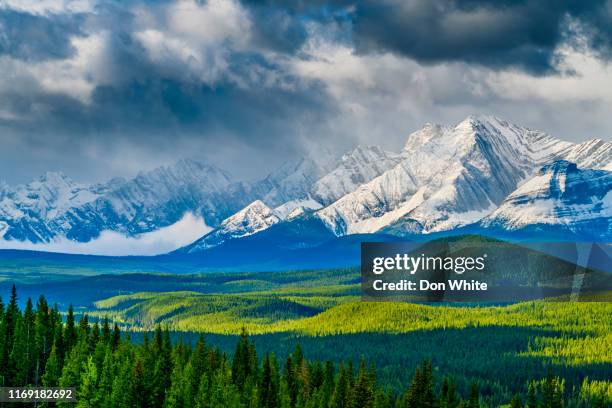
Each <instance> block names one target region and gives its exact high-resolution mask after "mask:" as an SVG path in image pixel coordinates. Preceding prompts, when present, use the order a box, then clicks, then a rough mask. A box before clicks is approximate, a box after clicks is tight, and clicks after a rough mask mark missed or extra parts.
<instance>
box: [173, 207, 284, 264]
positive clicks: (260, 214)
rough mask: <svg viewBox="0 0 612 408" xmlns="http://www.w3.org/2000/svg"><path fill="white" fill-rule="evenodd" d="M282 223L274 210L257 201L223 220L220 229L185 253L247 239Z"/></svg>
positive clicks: (187, 248) (197, 242)
mask: <svg viewBox="0 0 612 408" xmlns="http://www.w3.org/2000/svg"><path fill="white" fill-rule="evenodd" d="M280 221H281V219H280V218H279V217H278V215H276V213H275V212H274V210H272V209H271V208H270V207H268V206H267V205H265V204H264V203H263V202H262V201H261V200H256V201H254V202H252V203H251V204H249V205H248V206H246V207H245V208H243V209H242V210H240V211H238V212H237V213H236V214H234V215H232V216H231V217H228V218H226V219H225V220H223V222H222V223H221V225H219V227H218V228H216V229H214V230H213V231H211V232H210V233H208V234H206V235H204V236H203V237H202V238H200V239H199V240H197V241H195V242H194V243H193V244H191V245H189V246H188V247H186V248H185V252H187V253H190V252H197V251H201V250H203V249H207V248H211V247H214V246H217V245H220V244H222V243H223V242H225V241H227V240H230V239H234V238H241V237H246V236H248V235H252V234H255V233H257V232H259V231H263V230H264V229H267V228H268V227H270V226H272V225H274V224H277V223H278V222H280Z"/></svg>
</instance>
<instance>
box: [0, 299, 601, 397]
mask: <svg viewBox="0 0 612 408" xmlns="http://www.w3.org/2000/svg"><path fill="white" fill-rule="evenodd" d="M0 316H1V318H2V319H1V322H0V370H1V371H0V380H1V383H2V385H3V386H23V385H26V384H29V385H38V386H47V387H52V386H61V387H76V388H77V399H78V403H77V407H279V408H284V407H290V408H291V407H313V408H314V407H334V408H336V407H338V408H340V407H346V408H348V407H355V408H357V407H363V408H367V407H372V408H374V407H409V408H430V407H440V408H442V407H444V408H459V407H462V408H477V407H480V406H481V405H482V406H484V405H487V404H488V401H492V400H493V398H492V396H490V395H489V396H487V397H486V398H485V397H484V396H482V395H480V393H479V385H478V384H477V383H472V384H471V385H470V387H469V389H468V391H467V392H460V391H458V390H457V388H456V386H455V379H453V378H449V377H447V376H446V375H445V373H444V372H440V370H439V369H438V367H436V366H434V365H433V364H432V362H431V361H428V360H425V361H423V362H421V363H420V364H418V366H416V365H415V366H411V367H404V369H405V370H410V371H414V375H413V376H412V380H411V382H410V383H407V384H405V386H404V387H403V389H402V390H400V391H394V390H393V389H391V388H390V387H388V386H385V384H381V383H380V382H379V381H377V370H376V365H375V362H366V361H364V360H361V363H360V364H359V367H353V363H352V362H351V361H348V362H345V363H342V362H341V363H340V364H336V363H334V362H332V361H325V362H322V361H320V360H315V361H309V360H308V359H306V358H305V357H304V354H305V352H304V351H302V348H301V347H300V346H299V345H298V346H297V347H296V348H295V350H294V351H293V352H291V353H289V354H288V355H286V356H279V357H278V358H277V357H276V356H275V354H274V353H269V352H268V353H265V354H264V355H263V356H262V355H259V354H258V351H257V349H256V347H255V344H254V343H253V342H252V341H250V340H249V338H248V337H247V334H246V332H245V331H243V332H242V334H241V336H240V337H239V338H238V342H237V344H236V347H235V350H234V352H233V354H231V355H227V354H226V353H223V352H222V351H220V349H217V348H214V347H212V346H209V345H207V343H206V341H205V340H204V338H203V337H200V339H199V340H198V341H197V342H196V343H195V345H193V346H192V345H191V344H190V343H188V342H187V343H183V342H182V341H177V342H174V344H173V343H172V341H171V339H170V333H169V331H168V330H167V329H165V330H162V329H161V328H160V326H158V327H157V328H156V330H155V331H154V333H153V335H152V338H151V339H149V338H148V336H147V335H145V336H144V338H143V341H142V342H139V343H138V344H136V343H133V342H132V341H131V339H130V336H129V335H123V334H122V333H121V330H120V328H119V327H118V326H117V325H116V324H111V323H110V322H109V320H108V319H106V318H105V319H102V320H101V321H100V322H98V321H96V322H94V323H93V324H90V322H89V320H88V317H87V315H85V316H83V317H82V318H81V319H80V320H79V321H78V322H77V321H75V316H74V313H73V310H72V308H69V309H68V311H67V313H66V316H65V319H63V318H62V314H61V313H60V311H59V310H58V309H57V308H56V307H50V306H49V304H48V303H47V301H46V300H45V298H44V297H43V296H41V297H40V298H39V300H38V301H37V303H36V306H34V305H33V304H32V302H31V301H30V300H28V302H27V304H26V307H25V310H24V311H23V312H22V311H21V310H20V309H19V307H18V305H17V293H16V290H15V288H13V291H12V293H11V297H10V300H9V302H8V304H7V305H6V306H4V305H3V304H1V306H0ZM111 326H112V327H111ZM391 351H392V350H390V352H391ZM610 388H611V387H610V383H609V382H608V381H589V380H588V379H585V380H584V382H583V383H582V385H581V386H580V387H579V388H578V389H567V388H566V387H565V380H564V379H563V378H561V377H558V376H553V375H551V374H550V373H549V374H548V375H547V376H545V377H543V378H533V379H531V380H530V381H526V383H525V387H524V392H522V393H519V394H517V395H515V396H514V398H512V400H511V401H506V402H508V403H510V404H511V406H512V407H513V408H518V407H522V406H524V405H525V406H526V407H529V408H553V407H554V408H557V407H563V406H567V407H570V406H593V407H604V406H607V404H609V403H610V402H611V401H612V390H611V389H610ZM59 405H60V406H61V405H62V403H60V404H59ZM64 405H67V406H70V404H67V403H64Z"/></svg>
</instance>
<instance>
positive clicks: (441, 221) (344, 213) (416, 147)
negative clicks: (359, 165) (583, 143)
mask: <svg viewBox="0 0 612 408" xmlns="http://www.w3.org/2000/svg"><path fill="white" fill-rule="evenodd" d="M570 146H571V143H568V142H563V141H560V140H557V139H554V138H552V137H551V136H549V135H547V134H545V133H542V132H537V131H533V130H530V129H526V128H523V127H520V126H516V125H513V124H510V123H508V122H506V121H503V120H500V119H497V118H493V117H477V116H471V117H469V118H467V119H466V120H464V121H462V122H461V123H459V124H458V125H456V126H454V127H446V126H440V125H433V124H428V125H426V126H425V127H424V128H422V129H420V130H418V131H416V132H414V133H412V134H411V135H410V136H409V137H408V141H407V142H406V145H405V147H404V151H403V152H402V158H401V161H400V162H399V163H398V164H397V165H396V166H395V167H393V168H392V169H390V170H388V171H386V172H385V173H383V174H382V175H380V176H379V177H377V178H375V179H374V180H372V181H370V182H369V183H366V184H364V185H362V186H361V187H359V188H358V189H357V190H355V191H354V192H352V193H349V194H347V195H345V196H344V197H342V198H341V199H339V200H338V201H336V202H335V203H333V204H331V205H330V206H328V207H326V208H324V209H322V210H321V211H319V212H318V215H319V216H320V217H321V218H322V219H323V220H324V221H325V222H326V223H327V224H328V225H329V227H330V228H331V229H332V230H333V231H334V232H335V233H336V234H337V235H345V234H353V233H370V232H375V231H379V230H381V229H382V228H385V227H387V226H390V225H393V224H398V223H399V224H401V225H403V226H404V227H405V228H406V232H434V231H441V230H447V229H452V228H455V227H457V226H461V225H465V224H470V223H473V222H475V221H477V220H479V219H480V218H482V217H484V216H485V215H487V214H489V213H490V212H491V211H493V210H494V209H495V208H496V207H497V206H498V205H499V204H500V203H501V202H502V201H503V200H504V199H505V198H506V196H507V195H508V194H509V193H510V192H512V191H513V190H515V189H516V187H517V186H518V185H519V184H520V183H521V182H522V181H523V180H525V179H526V178H528V177H529V176H530V175H531V174H533V172H534V171H535V169H536V168H537V167H538V166H539V165H540V164H541V163H545V162H546V161H548V160H551V159H552V158H554V157H556V156H557V155H558V154H559V153H560V152H562V151H564V150H566V149H568V148H569V147H570ZM396 229H397V225H396Z"/></svg>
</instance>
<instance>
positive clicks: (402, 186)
mask: <svg viewBox="0 0 612 408" xmlns="http://www.w3.org/2000/svg"><path fill="white" fill-rule="evenodd" d="M553 163H555V164H554V166H557V167H559V169H557V167H550V166H553ZM558 163H569V164H567V165H561V164H558ZM571 163H574V164H571ZM576 165H577V167H576ZM547 166H548V167H547ZM572 166H573V167H572ZM562 168H563V169H565V170H563V169H562ZM555 169H557V170H555ZM587 169H591V170H587ZM597 169H599V170H601V171H604V170H612V143H610V142H604V141H602V140H600V139H594V140H591V141H587V142H584V143H580V144H574V143H570V142H565V141H561V140H559V139H555V138H553V137H552V136H550V135H548V134H546V133H543V132H539V131H535V130H531V129H527V128H525V127H521V126H517V125H514V124H511V123H509V122H507V121H504V120H502V119H499V118H495V117H490V116H470V117H468V118H467V119H465V120H464V121H462V122H460V123H459V124H457V125H455V126H443V125H436V124H427V125H425V126H424V127H423V128H422V129H420V130H418V131H416V132H413V133H412V134H410V135H409V137H408V139H407V141H406V144H405V146H404V148H403V149H402V150H401V151H400V152H398V153H392V152H386V151H384V150H383V149H381V148H379V147H376V146H358V147H356V148H355V149H353V150H352V151H350V152H348V153H346V154H344V155H343V156H341V157H340V158H339V159H338V160H336V161H329V160H328V159H325V160H320V159H317V160H313V159H312V158H302V159H300V160H297V161H293V162H287V163H285V164H284V165H282V166H281V167H280V168H278V169H277V170H275V171H273V172H271V173H270V174H269V175H268V176H266V177H264V178H263V179H261V180H255V181H251V182H246V181H239V182H237V181H234V180H233V179H232V178H231V177H230V175H229V174H227V173H226V172H225V171H223V170H221V169H219V168H217V167H215V166H212V165H209V164H205V163H200V162H197V161H194V160H182V161H180V162H178V163H176V164H175V165H173V166H166V167H160V168H157V169H154V170H152V171H147V172H142V173H140V174H139V175H138V176H136V177H135V178H133V179H131V180H124V179H113V180H111V181H109V182H107V183H102V184H95V185H84V184H79V183H76V182H74V181H72V180H70V179H69V178H68V177H66V176H64V175H62V174H61V173H46V174H45V175H44V176H42V177H41V178H40V179H38V180H35V181H33V182H31V183H29V184H25V185H21V186H16V187H10V186H7V185H6V184H0V238H4V239H8V240H26V241H31V242H49V241H50V240H53V239H55V238H57V237H66V238H68V239H71V240H74V241H78V242H87V241H90V240H92V239H94V238H96V237H98V236H99V235H100V234H101V232H103V231H106V230H108V231H114V232H119V233H121V234H124V235H126V236H138V235H139V234H142V233H145V232H151V231H157V230H159V229H160V228H163V227H167V226H170V225H173V224H174V223H176V222H177V221H179V220H180V219H182V217H183V216H185V214H186V213H193V214H194V215H196V216H197V217H201V218H202V219H203V220H204V221H205V222H206V224H207V225H208V226H210V227H213V228H214V229H213V230H212V231H211V232H209V233H208V234H206V235H205V236H203V237H201V238H200V239H199V240H197V241H196V242H195V243H193V244H191V245H190V246H188V247H185V248H184V249H183V250H182V251H178V252H198V251H201V250H204V249H210V248H211V247H214V246H218V245H220V244H226V243H227V242H228V241H233V240H237V239H240V238H245V237H249V242H251V241H253V240H254V239H256V238H255V237H257V236H258V235H260V234H263V233H264V231H266V230H268V229H269V230H270V231H271V232H269V233H268V232H266V234H265V236H266V237H267V238H266V239H270V238H271V237H272V236H273V235H274V234H276V232H274V231H282V239H279V240H278V241H279V242H280V241H282V242H283V243H284V242H285V241H291V238H290V237H291V234H292V233H296V234H308V231H305V228H306V229H308V228H310V227H312V228H313V230H316V233H315V234H314V235H313V236H316V237H324V238H325V239H328V238H327V237H328V235H327V234H328V233H329V232H330V231H331V233H333V235H335V236H344V235H349V234H364V233H375V232H390V233H393V234H396V235H397V234H399V235H402V234H411V233H431V232H441V231H447V230H452V229H455V228H458V227H462V226H467V225H476V223H478V225H479V226H481V227H482V228H506V229H508V230H511V229H512V228H523V225H527V224H530V223H531V222H533V223H538V224H547V225H551V224H554V222H553V221H554V220H556V221H558V223H559V224H563V223H565V224H567V223H575V224H576V225H578V224H580V225H582V227H577V228H578V229H580V228H582V229H583V230H584V228H586V226H588V225H592V222H593V221H592V220H598V221H597V222H598V224H597V226H598V228H599V227H601V225H602V224H601V223H602V222H603V221H601V219H605V214H607V213H606V211H608V208H609V207H606V206H607V205H608V202H609V194H608V195H606V194H607V191H609V190H610V185H609V184H607V182H601V184H600V185H599V187H592V186H587V184H588V183H587V181H589V182H590V181H592V180H587V179H592V178H597V179H599V178H601V177H603V176H601V177H600V175H601V174H603V173H598V172H597V171H596V170H597ZM538 171H539V172H538ZM589 172H590V173H589ZM549 173H550V174H554V177H552V176H550V180H548V183H549V184H550V183H553V184H554V183H556V184H555V185H564V186H565V187H563V188H562V190H563V191H566V190H567V191H568V192H571V191H575V194H573V195H571V194H569V193H564V195H561V196H559V197H557V196H555V194H556V193H555V191H556V190H554V188H548V187H546V182H547V181H546V180H547V179H546V177H549ZM555 179H558V181H555V182H553V180H555ZM604 179H606V178H605V177H604ZM606 180H607V179H606ZM564 183H565V184H564ZM567 183H569V184H567ZM585 183H586V184H585ZM566 184H567V185H566ZM537 186H539V187H537ZM536 187H537V188H536ZM560 188H561V187H560ZM593 189H594V190H593ZM597 189H599V190H597ZM592 190H593V191H595V190H597V191H595V192H593V191H592ZM581 191H583V192H582V193H581ZM603 192H606V194H603V195H602V193H603ZM587 193H588V194H591V193H592V194H591V195H590V196H589V197H591V198H590V201H588V202H582V201H580V200H581V198H580V196H581V195H585V194H587ZM547 195H548V198H546V196H547ZM585 197H586V195H585ZM522 200H523V201H522ZM525 200H526V201H525ZM555 200H556V201H555ZM559 200H560V201H559ZM557 201H558V202H557ZM543 203H546V205H549V206H550V205H553V204H551V203H554V205H553V207H550V208H553V209H550V208H548V209H549V212H548V213H546V212H537V211H538V210H537V208H541V207H542V206H544V204H543ZM534 206H535V207H537V208H535V207H534ZM542 208H543V207H542ZM529 211H532V212H529ZM514 213H516V214H514ZM530 214H532V215H533V214H535V215H534V216H533V217H531V218H530ZM481 220H482V222H480V221H481ZM585 220H590V221H588V222H586V221H585ZM589 223H590V224H589ZM285 225H286V227H284V226H285ZM607 225H608V224H606V228H608V227H607ZM583 227H584V228H583ZM321 228H327V229H328V230H329V231H328V233H322V231H321ZM279 233H280V232H279ZM298 241H299V238H298V237H295V242H298ZM286 244H287V246H291V245H292V243H291V242H286ZM311 244H312V242H310V241H309V244H308V245H311Z"/></svg>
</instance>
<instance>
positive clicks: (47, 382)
mask: <svg viewBox="0 0 612 408" xmlns="http://www.w3.org/2000/svg"><path fill="white" fill-rule="evenodd" d="M61 367H62V363H61V361H60V358H59V355H58V352H57V347H55V345H53V347H52V348H51V354H49V358H48V359H47V365H46V366H45V373H44V374H43V377H42V384H43V385H44V386H45V387H57V383H58V381H59V378H60V376H61V374H62V371H61Z"/></svg>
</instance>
